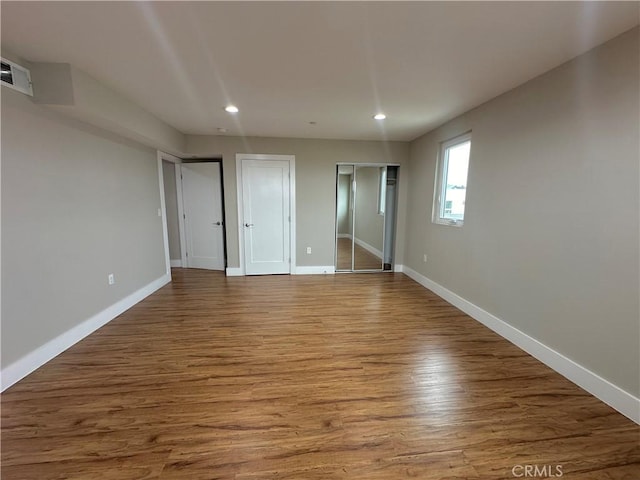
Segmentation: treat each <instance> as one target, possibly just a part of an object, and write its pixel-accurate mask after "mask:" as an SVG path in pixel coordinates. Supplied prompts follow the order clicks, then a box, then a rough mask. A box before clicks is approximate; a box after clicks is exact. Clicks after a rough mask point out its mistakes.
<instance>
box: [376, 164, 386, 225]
mask: <svg viewBox="0 0 640 480" xmlns="http://www.w3.org/2000/svg"><path fill="white" fill-rule="evenodd" d="M386 203H387V167H380V175H379V176H378V214H379V215H384V207H385V204H386Z"/></svg>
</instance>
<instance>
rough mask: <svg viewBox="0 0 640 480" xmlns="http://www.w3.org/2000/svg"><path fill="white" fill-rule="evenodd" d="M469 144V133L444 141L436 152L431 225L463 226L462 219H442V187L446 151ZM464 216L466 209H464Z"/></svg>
mask: <svg viewBox="0 0 640 480" xmlns="http://www.w3.org/2000/svg"><path fill="white" fill-rule="evenodd" d="M465 142H471V132H467V133H464V134H462V135H458V136H457V137H453V138H451V139H449V140H446V141H444V142H442V143H441V144H440V150H439V151H438V161H437V166H436V184H435V188H434V198H433V213H432V221H433V223H437V224H439V225H448V226H451V227H462V226H463V225H464V218H462V219H461V220H456V219H452V218H444V217H442V214H443V210H444V207H443V205H444V196H445V193H446V192H445V189H444V188H443V186H444V185H445V176H446V175H447V172H448V169H449V164H448V161H449V157H448V154H447V150H448V149H449V148H451V147H455V146H456V145H459V144H461V143H465ZM469 163H471V152H469ZM468 180H469V179H468V174H467V182H468ZM465 214H466V209H465Z"/></svg>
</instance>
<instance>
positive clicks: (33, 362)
mask: <svg viewBox="0 0 640 480" xmlns="http://www.w3.org/2000/svg"><path fill="white" fill-rule="evenodd" d="M170 281H171V275H168V274H167V275H163V276H162V277H160V278H158V279H156V280H154V281H153V282H151V283H149V284H148V285H146V286H144V287H142V288H141V289H140V290H137V291H135V292H133V293H132V294H131V295H129V296H127V297H125V298H123V299H122V300H120V301H118V302H116V303H114V304H113V305H111V306H110V307H107V308H106V309H104V310H102V311H101V312H99V313H97V314H95V315H94V316H93V317H91V318H89V319H87V320H85V321H84V322H82V323H81V324H79V325H76V326H75V327H73V328H71V329H69V330H67V331H66V332H64V333H63V334H61V335H58V336H57V337H56V338H54V339H53V340H50V341H48V342H47V343H45V344H44V345H42V346H40V347H38V348H36V349H35V350H34V351H32V352H30V353H28V354H27V355H25V356H24V357H22V358H21V359H20V360H17V361H15V362H13V363H12V364H11V365H9V366H7V367H5V368H3V369H2V373H1V377H2V380H1V384H2V385H1V386H0V389H1V391H4V390H6V389H7V388H9V387H10V386H11V385H13V384H14V383H16V382H17V381H19V380H21V379H23V378H24V377H26V376H27V375H29V374H30V373H31V372H33V371H34V370H36V369H38V368H40V367H41V366H42V365H44V364H45V363H47V362H48V361H49V360H51V359H53V358H55V357H57V356H58V355H60V354H61V353H62V352H64V351H65V350H66V349H68V348H69V347H71V346H73V345H75V344H76V343H78V342H79V341H80V340H82V339H83V338H85V337H86V336H88V335H90V334H91V333H93V332H95V331H96V330H97V329H99V328H100V327H102V326H103V325H105V324H107V323H109V322H110V321H111V320H113V319H114V318H116V317H117V316H118V315H120V314H121V313H123V312H125V311H126V310H128V309H129V308H131V307H132V306H134V305H135V304H136V303H138V302H140V301H141V300H143V299H144V298H146V297H148V296H149V295H151V294H152V293H153V292H155V291H156V290H158V289H159V288H160V287H162V286H164V285H166V284H167V283H169V282H170Z"/></svg>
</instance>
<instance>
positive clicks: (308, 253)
mask: <svg viewBox="0 0 640 480" xmlns="http://www.w3.org/2000/svg"><path fill="white" fill-rule="evenodd" d="M307 255H311V247H307Z"/></svg>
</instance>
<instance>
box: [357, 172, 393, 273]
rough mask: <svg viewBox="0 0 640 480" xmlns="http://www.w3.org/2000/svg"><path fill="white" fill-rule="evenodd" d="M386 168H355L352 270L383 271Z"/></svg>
mask: <svg viewBox="0 0 640 480" xmlns="http://www.w3.org/2000/svg"><path fill="white" fill-rule="evenodd" d="M386 171H387V169H386V167H384V166H368V165H367V166H356V167H355V201H354V204H355V205H354V206H355V208H354V211H355V218H354V222H353V231H354V234H353V243H354V244H353V252H354V253H353V269H354V270H355V271H362V270H382V268H383V259H382V257H383V254H382V252H383V245H384V210H385V207H384V206H385V194H386Z"/></svg>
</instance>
